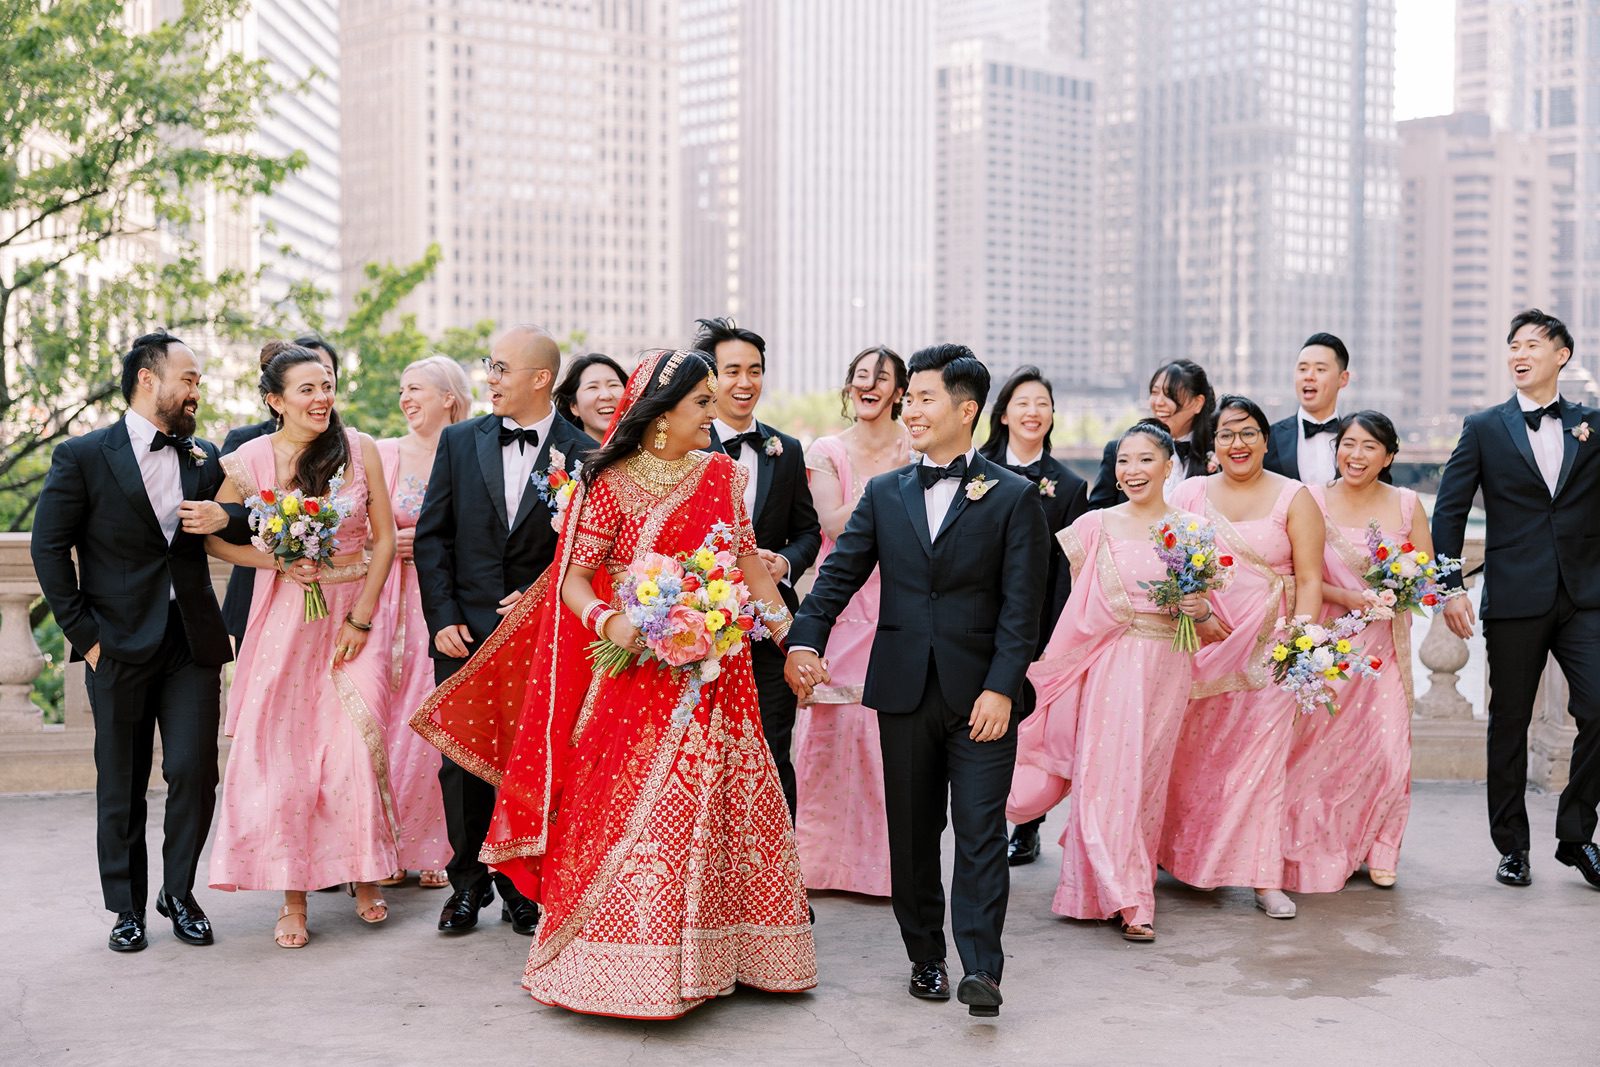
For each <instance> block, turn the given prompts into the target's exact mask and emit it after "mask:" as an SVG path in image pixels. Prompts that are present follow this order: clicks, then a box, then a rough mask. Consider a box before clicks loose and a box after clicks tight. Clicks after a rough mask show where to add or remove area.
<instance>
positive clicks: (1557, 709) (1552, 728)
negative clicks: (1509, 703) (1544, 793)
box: [1528, 657, 1578, 792]
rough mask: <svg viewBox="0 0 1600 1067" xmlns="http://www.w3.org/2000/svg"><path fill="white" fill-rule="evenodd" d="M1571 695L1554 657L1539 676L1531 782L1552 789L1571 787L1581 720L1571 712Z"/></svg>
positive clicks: (1532, 729)
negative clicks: (1578, 722) (1572, 765)
mask: <svg viewBox="0 0 1600 1067" xmlns="http://www.w3.org/2000/svg"><path fill="white" fill-rule="evenodd" d="M1568 697H1569V693H1568V690H1567V678H1566V675H1564V674H1562V673H1561V668H1560V667H1558V666H1556V661H1555V659H1554V658H1553V657H1552V658H1551V659H1550V660H1549V661H1548V662H1546V663H1545V666H1544V674H1543V676H1542V677H1540V679H1539V692H1538V694H1537V695H1536V696H1535V697H1534V698H1533V725H1532V726H1531V727H1530V728H1529V730H1528V781H1529V782H1530V783H1531V784H1533V785H1536V786H1538V787H1539V788H1541V789H1547V790H1550V791H1551V792H1559V791H1560V790H1562V789H1565V788H1566V787H1567V778H1568V775H1569V773H1570V771H1571V763H1572V742H1573V741H1574V740H1576V739H1577V737H1578V726H1577V723H1575V722H1574V721H1573V719H1572V716H1570V715H1568V714H1567V700H1568Z"/></svg>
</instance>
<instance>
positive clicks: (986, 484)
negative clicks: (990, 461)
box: [967, 474, 994, 500]
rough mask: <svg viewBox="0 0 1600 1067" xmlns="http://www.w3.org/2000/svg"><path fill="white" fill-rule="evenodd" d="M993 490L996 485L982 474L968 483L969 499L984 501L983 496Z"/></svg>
mask: <svg viewBox="0 0 1600 1067" xmlns="http://www.w3.org/2000/svg"><path fill="white" fill-rule="evenodd" d="M993 488H994V483H993V482H991V481H990V480H989V479H987V478H985V477H984V476H983V475H981V474H980V475H978V476H977V477H976V478H974V479H972V481H970V482H968V483H967V499H968V500H982V499H983V494H985V493H987V492H988V491H989V490H990V489H993Z"/></svg>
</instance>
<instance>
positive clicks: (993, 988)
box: [956, 971, 1005, 1019]
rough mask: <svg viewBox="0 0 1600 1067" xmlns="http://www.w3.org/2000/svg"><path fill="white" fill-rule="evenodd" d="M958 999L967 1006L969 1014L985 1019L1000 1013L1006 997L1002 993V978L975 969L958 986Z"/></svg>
mask: <svg viewBox="0 0 1600 1067" xmlns="http://www.w3.org/2000/svg"><path fill="white" fill-rule="evenodd" d="M956 999H957V1000H959V1001H961V1003H963V1004H965V1005H966V1006H967V1014H968V1015H977V1016H980V1017H982V1018H985V1019H989V1018H993V1017H994V1016H996V1015H999V1014H1000V1005H1001V1004H1002V1003H1003V1002H1004V1000H1005V998H1004V997H1002V996H1001V995H1000V979H998V978H996V977H995V976H994V975H992V974H990V973H989V972H987V971H973V972H972V973H971V974H969V975H967V976H966V977H965V978H963V979H961V984H960V985H959V986H957V987H956Z"/></svg>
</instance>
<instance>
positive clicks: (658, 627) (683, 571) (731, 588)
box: [589, 523, 783, 726]
mask: <svg viewBox="0 0 1600 1067" xmlns="http://www.w3.org/2000/svg"><path fill="white" fill-rule="evenodd" d="M616 605H617V608H618V609H619V610H620V611H622V612H623V613H625V614H626V615H627V616H628V618H629V619H630V620H632V622H633V624H634V625H635V626H637V627H638V628H639V633H640V636H641V637H642V638H643V639H644V650H643V651H639V650H637V649H629V648H624V647H622V646H621V645H618V644H617V643H616V642H614V641H611V640H608V639H606V638H601V639H600V640H598V641H594V642H591V643H590V645H589V658H590V660H591V661H592V662H593V663H594V666H595V669H596V670H603V671H605V672H606V673H607V674H610V675H611V676H612V677H615V676H617V675H619V674H621V673H622V672H623V671H625V670H627V669H628V668H629V667H631V666H633V664H634V663H635V662H645V661H649V660H655V661H656V662H657V663H658V664H659V666H660V668H661V669H662V670H667V671H670V672H672V673H673V674H675V675H678V676H681V677H686V678H687V679H688V685H687V687H686V688H685V690H684V693H683V696H682V698H681V699H679V701H678V703H677V706H676V707H674V708H673V710H672V724H673V725H674V726H682V725H685V724H686V723H688V721H689V718H690V716H691V715H693V713H694V709H695V706H696V705H697V704H699V703H700V691H701V689H702V688H703V687H704V686H705V685H707V684H709V683H711V682H714V681H716V680H717V678H718V677H719V676H720V675H721V674H722V661H723V660H724V659H726V658H728V657H730V656H737V655H739V654H740V653H741V652H743V651H744V650H745V648H746V646H747V645H748V643H749V642H751V641H760V640H764V639H766V638H769V637H771V636H772V633H771V630H770V629H769V627H768V623H776V622H777V621H778V620H779V619H781V618H782V617H783V616H782V613H781V612H774V611H773V610H772V609H771V608H769V607H768V606H767V605H766V604H764V603H763V602H761V601H759V600H753V599H751V595H750V587H749V586H748V585H746V584H745V581H744V574H743V572H741V571H740V570H739V567H738V561H737V557H735V556H734V554H733V531H732V528H731V527H729V526H728V525H727V524H726V523H718V524H717V525H715V526H713V527H712V528H711V532H710V533H709V534H707V535H706V539H705V542H704V543H703V544H702V545H701V546H700V547H699V548H697V549H695V550H694V551H693V552H683V553H680V554H679V555H678V556H677V557H676V558H673V557H669V556H663V555H659V554H655V553H652V554H650V555H647V556H643V557H641V558H639V559H637V560H635V561H634V562H633V564H632V565H631V566H629V568H628V570H627V571H626V572H625V574H624V576H623V578H622V581H621V582H620V583H619V584H618V586H617V590H616Z"/></svg>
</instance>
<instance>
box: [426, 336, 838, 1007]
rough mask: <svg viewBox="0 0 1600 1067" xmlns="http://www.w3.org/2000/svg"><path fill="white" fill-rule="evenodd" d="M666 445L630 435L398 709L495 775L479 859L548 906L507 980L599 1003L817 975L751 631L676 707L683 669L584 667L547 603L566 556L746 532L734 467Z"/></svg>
mask: <svg viewBox="0 0 1600 1067" xmlns="http://www.w3.org/2000/svg"><path fill="white" fill-rule="evenodd" d="M652 370H653V366H651V365H647V366H644V367H641V369H640V371H638V372H636V376H638V375H640V374H644V375H646V378H647V379H648V376H649V374H650V372H651V371H652ZM630 384H632V383H630ZM631 391H632V390H631V388H630V392H631ZM619 415H620V413H619ZM672 466H673V465H671V464H664V463H662V461H660V460H656V459H654V458H653V457H649V456H647V455H640V456H638V457H635V458H634V459H629V460H625V461H622V462H620V463H618V464H615V465H613V466H611V467H609V468H607V469H606V470H605V471H604V472H603V473H602V474H601V475H600V477H599V478H598V479H597V480H596V481H595V482H594V484H593V485H591V486H588V487H586V488H585V489H583V490H580V491H579V493H578V494H577V495H576V496H575V497H574V498H573V501H572V504H571V506H570V510H571V512H572V514H569V515H568V516H567V518H566V521H565V524H564V525H565V530H564V532H563V534H562V537H561V540H560V544H559V547H558V548H557V555H556V563H555V564H554V565H553V566H552V567H551V568H550V570H549V571H548V572H546V574H545V576H544V577H543V578H541V579H540V580H539V582H538V583H536V584H535V585H534V586H533V587H532V588H531V589H530V590H529V592H528V595H526V596H524V597H523V598H522V599H521V600H520V601H519V602H518V603H517V606H516V608H515V609H514V610H513V611H512V613H511V614H510V615H509V616H507V619H506V621H505V622H504V623H502V624H501V626H500V627H499V628H498V629H497V630H496V631H495V632H494V634H493V635H492V636H491V637H490V638H489V640H488V641H486V642H485V643H484V645H483V647H482V648H481V649H480V650H479V652H478V653H477V654H476V655H475V656H473V658H472V659H471V661H469V662H468V664H467V665H466V666H465V667H464V668H462V670H461V671H459V672H458V673H457V674H456V675H455V676H454V677H452V678H451V679H449V680H448V681H446V682H445V683H444V684H443V685H442V686H440V687H439V689H438V690H436V691H435V693H434V694H433V695H432V696H431V697H429V699H428V701H427V702H426V703H425V704H424V705H423V706H422V709H421V710H420V711H419V712H418V713H417V714H416V716H415V717H414V718H413V719H412V725H413V727H414V728H415V729H417V730H418V731H419V732H420V733H422V735H423V736H424V737H426V738H428V740H429V741H431V742H433V743H434V744H435V745H437V746H438V747H439V748H440V749H442V750H443V751H444V752H445V754H446V755H448V756H450V758H451V759H454V760H456V761H457V762H458V763H460V764H461V765H462V766H464V767H466V768H468V769H469V770H471V771H472V772H473V773H475V774H478V775H480V776H481V777H483V778H484V779H485V780H487V781H489V782H491V783H493V784H494V785H496V786H498V788H499V791H500V792H499V800H498V802H497V805H496V810H495V818H494V823H493V825H492V826H491V828H490V831H489V836H488V840H487V842H486V843H485V845H484V849H483V853H482V855H483V859H484V861H485V862H487V863H489V864H490V865H491V866H494V867H496V868H498V869H499V870H501V871H504V872H505V873H506V874H508V875H510V877H511V878H512V880H513V881H514V882H515V883H516V884H517V887H518V888H519V889H521V890H522V891H523V892H524V893H526V894H527V895H528V897H529V898H530V899H533V900H537V901H539V903H540V904H541V905H542V906H543V909H544V915H543V918H542V919H541V921H540V924H539V932H538V935H537V936H536V937H535V939H534V942H533V948H532V950H531V951H530V952H529V954H528V966H527V970H526V972H525V973H524V977H523V987H524V988H526V989H527V990H528V992H529V993H531V994H532V996H533V998H534V999H535V1000H538V1001H540V1002H541V1003H545V1004H551V1005H558V1006H560V1007H564V1008H570V1009H572V1010H574V1011H580V1012H588V1013H591V1014H596V1015H611V1016H619V1017H624V1018H637V1019H668V1018H674V1017H676V1016H679V1015H682V1014H684V1013H685V1012H687V1011H689V1010H690V1009H692V1008H694V1007H696V1006H697V1005H699V1004H700V1003H702V1002H703V1001H705V1000H707V999H709V998H711V997H716V996H722V995H725V994H727V993H730V992H732V991H733V987H734V986H735V985H736V984H743V985H747V986H752V987H755V988H758V989H765V990H770V991H775V992H793V991H798V990H803V989H809V988H811V987H812V986H814V985H815V984H816V973H817V966H816V949H815V946H814V944H813V942H812V938H811V927H810V925H809V923H808V921H807V908H806V894H805V889H804V887H803V885H802V884H801V878H800V870H799V864H798V863H797V862H796V859H795V849H794V833H793V830H792V828H791V825H790V822H789V812H788V808H787V807H786V805H785V803H784V799H783V792H782V790H781V789H780V787H779V783H778V774H777V770H776V768H775V767H774V765H773V762H772V757H771V755H770V754H769V752H768V750H767V744H766V740H765V738H764V737H763V736H762V733H761V717H760V713H759V711H758V710H757V706H756V688H755V679H754V677H753V675H752V674H751V671H750V658H749V653H748V650H746V652H745V653H744V654H742V655H739V656H738V657H736V658H733V659H732V661H731V662H726V661H725V667H724V670H723V672H722V675H721V677H719V678H718V679H717V681H716V682H714V683H711V684H708V685H706V687H705V689H704V691H703V694H702V696H701V698H700V702H699V704H698V705H697V706H696V708H695V710H694V715H693V717H692V719H691V720H690V721H689V722H688V723H687V724H685V725H682V726H674V725H673V723H672V717H673V716H672V712H673V707H674V705H675V704H677V702H678V699H679V696H680V695H681V694H682V693H683V690H684V685H685V683H684V682H681V681H676V680H674V679H673V677H672V676H671V675H669V674H667V673H665V672H663V671H661V670H659V669H658V668H657V667H656V666H655V665H653V664H652V665H646V666H635V667H633V668H631V669H629V670H627V671H624V672H623V673H622V674H621V675H619V676H617V677H615V678H611V677H608V676H605V675H598V676H597V675H595V674H594V673H593V672H592V671H591V670H590V666H589V660H588V656H587V646H588V644H589V642H590V641H591V640H593V635H592V634H591V633H590V632H589V631H587V630H585V629H584V627H583V624H582V623H581V622H580V621H579V619H578V618H577V616H575V615H574V614H573V613H572V612H571V611H570V610H568V609H567V608H566V607H565V606H564V605H563V604H562V603H561V599H560V595H559V589H560V579H561V576H563V575H565V574H566V572H567V568H568V567H570V566H581V567H592V568H594V569H595V580H594V586H595V593H596V595H597V596H600V597H602V598H604V599H606V600H609V599H610V597H611V579H612V576H614V575H616V574H618V573H619V572H621V571H622V570H623V569H625V568H626V567H627V566H628V564H629V563H630V562H632V560H633V559H634V558H635V557H636V556H640V555H643V554H646V553H652V552H654V553H661V554H663V555H676V554H677V553H679V552H684V551H689V550H692V549H695V548H698V547H699V546H700V545H701V543H702V542H703V541H704V539H705V537H706V534H707V533H708V532H709V531H710V530H711V527H712V526H713V524H715V523H718V522H726V523H728V524H729V525H730V526H732V527H733V528H734V530H735V532H736V536H737V538H738V542H739V547H738V552H739V553H740V554H741V555H744V554H753V553H754V552H755V537H754V535H753V533H752V532H751V529H750V522H749V519H748V517H747V516H746V515H745V514H744V508H743V495H744V494H743V488H742V479H743V477H744V471H743V469H742V468H740V467H739V466H738V465H737V464H735V463H734V462H733V461H731V460H729V459H728V458H727V457H726V456H724V455H721V454H715V455H712V454H707V453H700V452H696V453H691V454H690V455H689V456H688V457H686V458H685V459H684V460H682V461H679V464H678V465H677V467H678V469H677V471H675V472H673V471H669V470H667V469H666V468H671V467H672Z"/></svg>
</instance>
